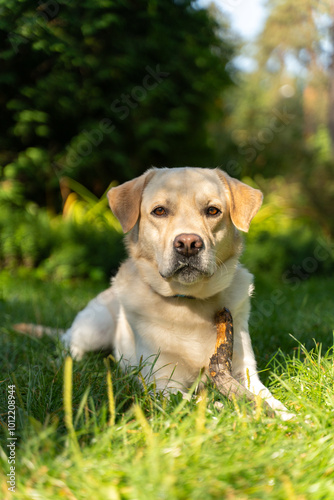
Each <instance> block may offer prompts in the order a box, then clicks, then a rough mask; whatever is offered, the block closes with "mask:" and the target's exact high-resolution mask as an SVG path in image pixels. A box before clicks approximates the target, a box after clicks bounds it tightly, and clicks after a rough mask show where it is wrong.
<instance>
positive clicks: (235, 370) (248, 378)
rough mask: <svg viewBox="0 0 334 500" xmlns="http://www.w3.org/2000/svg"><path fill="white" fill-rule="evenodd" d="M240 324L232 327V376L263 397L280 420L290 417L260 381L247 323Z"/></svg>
mask: <svg viewBox="0 0 334 500" xmlns="http://www.w3.org/2000/svg"><path fill="white" fill-rule="evenodd" d="M242 326H243V328H241V327H240V326H239V325H235V329H234V350H233V359H232V375H233V377H234V378H236V379H237V380H238V381H239V382H240V383H241V384H242V385H244V387H246V389H248V390H249V391H250V392H252V393H253V394H255V395H259V396H260V397H261V398H263V399H264V400H265V401H266V402H267V403H268V404H269V406H270V407H271V408H272V409H273V410H275V412H276V414H277V415H279V416H280V417H281V418H282V420H289V419H291V418H292V417H293V414H292V413H289V412H288V410H287V408H286V407H285V406H284V405H283V404H282V403H281V402H280V401H278V399H276V398H274V396H273V395H272V394H271V392H270V391H269V389H267V388H266V387H265V386H264V385H263V384H262V382H261V381H260V379H259V376H258V373H257V369H256V362H255V356H254V352H253V348H252V344H251V339H250V336H249V333H248V329H247V325H245V324H244V325H242Z"/></svg>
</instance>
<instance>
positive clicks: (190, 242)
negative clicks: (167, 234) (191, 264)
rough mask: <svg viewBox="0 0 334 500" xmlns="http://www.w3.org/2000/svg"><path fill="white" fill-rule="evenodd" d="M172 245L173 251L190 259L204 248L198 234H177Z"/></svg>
mask: <svg viewBox="0 0 334 500" xmlns="http://www.w3.org/2000/svg"><path fill="white" fill-rule="evenodd" d="M173 245H174V248H175V250H176V251H177V252H178V253H179V254H181V255H183V256H184V257H192V256H193V255H196V254H198V253H199V252H200V251H201V250H202V249H203V248H204V242H203V240H202V238H201V237H200V236H198V234H186V233H183V234H179V235H178V236H176V238H175V240H174V243H173Z"/></svg>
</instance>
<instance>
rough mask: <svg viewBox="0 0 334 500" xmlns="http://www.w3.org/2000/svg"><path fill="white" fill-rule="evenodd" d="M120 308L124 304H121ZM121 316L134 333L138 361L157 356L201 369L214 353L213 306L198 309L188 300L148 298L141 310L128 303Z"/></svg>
mask: <svg viewBox="0 0 334 500" xmlns="http://www.w3.org/2000/svg"><path fill="white" fill-rule="evenodd" d="M123 305H124V303H123ZM125 315H126V317H127V321H128V323H129V325H130V327H131V329H132V331H133V333H134V337H135V342H136V351H137V355H139V357H140V356H141V355H143V356H144V357H147V356H149V355H154V354H157V353H158V352H160V353H164V354H170V355H173V357H176V358H178V357H179V358H182V360H183V361H185V360H188V363H189V364H191V365H194V366H198V367H201V366H205V365H206V364H207V363H208V360H209V357H210V356H211V355H212V353H213V351H214V346H215V342H216V335H217V334H216V328H215V325H214V305H213V306H212V308H208V305H207V304H206V306H205V307H203V306H201V304H200V303H199V301H196V300H192V299H185V298H180V299H161V298H158V297H155V296H151V297H149V300H147V301H146V303H145V307H140V301H139V303H138V301H135V302H132V301H131V300H128V301H127V303H126V304H125Z"/></svg>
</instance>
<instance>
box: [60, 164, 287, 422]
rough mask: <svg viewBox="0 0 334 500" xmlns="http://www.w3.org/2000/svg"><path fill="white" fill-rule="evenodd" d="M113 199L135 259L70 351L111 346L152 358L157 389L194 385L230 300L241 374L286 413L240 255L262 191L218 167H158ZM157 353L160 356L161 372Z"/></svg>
mask: <svg viewBox="0 0 334 500" xmlns="http://www.w3.org/2000/svg"><path fill="white" fill-rule="evenodd" d="M108 198H109V204H110V207H111V209H112V211H113V212H114V214H115V216H116V217H117V218H118V220H119V221H120V223H121V225H122V228H123V230H124V233H127V234H126V237H125V238H126V239H125V241H126V246H127V249H128V252H129V258H128V259H127V260H126V261H125V262H124V263H123V264H122V265H121V267H120V269H119V271H118V273H117V275H116V276H115V278H113V280H112V284H111V287H110V288H108V289H107V290H106V291H104V292H102V293H101V294H99V295H98V296H97V297H96V298H95V299H93V300H92V301H91V302H90V303H89V304H88V305H87V307H86V308H85V309H84V310H83V311H81V312H79V314H78V315H77V317H76V318H75V320H74V322H73V325H72V326H71V328H70V329H69V330H68V331H67V332H66V334H65V336H64V341H65V343H66V345H67V346H69V347H70V350H71V353H72V355H73V356H74V357H76V358H80V357H82V355H83V354H84V353H85V352H87V351H91V350H100V349H108V348H113V350H114V353H115V356H116V358H117V359H118V360H120V361H121V364H122V365H123V366H124V367H126V366H128V365H138V364H139V363H140V361H141V360H144V361H145V360H148V363H147V364H146V365H145V368H144V375H146V376H147V377H149V376H150V377H151V378H152V377H154V378H155V381H156V387H157V389H158V390H165V389H167V390H169V391H173V392H175V391H186V390H187V388H189V387H190V386H191V385H192V383H193V382H194V381H195V380H196V378H197V377H198V375H199V373H200V371H201V369H202V368H204V369H205V370H206V371H207V370H208V364H209V359H210V356H211V355H212V353H213V351H214V347H215V342H216V330H215V327H214V323H213V318H214V316H215V313H216V312H217V311H218V310H220V309H222V308H223V307H227V308H228V309H229V310H230V311H231V313H232V317H233V320H234V346H233V360H232V373H233V376H234V377H235V378H236V379H237V380H239V382H240V383H241V384H243V385H244V386H246V387H247V388H248V389H249V390H250V391H252V392H253V393H254V394H260V395H261V396H262V397H263V398H264V399H265V400H266V401H267V402H268V404H269V405H270V406H271V407H272V408H273V409H274V410H276V411H277V412H278V413H279V414H280V415H281V416H282V418H288V417H289V414H288V413H286V408H285V407H284V406H283V405H282V403H280V402H279V401H278V400H277V399H275V398H274V397H273V396H272V394H271V393H270V392H269V390H268V389H266V388H265V387H264V385H263V384H262V383H261V382H260V380H259V377H258V375H257V371H256V362H255V358H254V353H253V349H252V345H251V340H250V336H249V333H248V318H249V313H250V295H251V293H252V290H253V284H252V281H253V280H252V275H251V274H250V273H249V272H248V271H247V270H246V269H244V268H243V267H242V266H241V265H240V264H239V262H238V260H239V256H240V253H241V251H242V240H241V236H240V233H239V230H240V231H248V229H249V225H250V222H251V220H252V218H253V217H254V215H255V214H256V213H257V211H258V210H259V208H260V206H261V203H262V193H261V192H260V191H259V190H257V189H253V188H252V187H249V186H247V185H246V184H243V183H242V182H240V181H238V180H236V179H233V178H231V177H229V176H228V175H227V174H226V173H224V172H223V171H221V170H219V169H214V170H210V169H201V168H188V167H186V168H175V169H168V168H162V169H157V168H152V169H150V170H148V171H147V172H146V173H144V174H143V175H142V176H140V177H138V178H136V179H134V180H132V181H129V182H126V183H125V184H122V185H120V186H118V187H115V188H112V189H111V190H110V191H109V193H108ZM157 355H159V356H158V358H156V356H157ZM149 361H151V363H152V362H153V361H156V362H155V364H154V369H153V373H152V365H151V366H150V363H149ZM145 370H146V372H145Z"/></svg>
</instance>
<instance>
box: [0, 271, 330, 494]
mask: <svg viewBox="0 0 334 500" xmlns="http://www.w3.org/2000/svg"><path fill="white" fill-rule="evenodd" d="M105 286H106V284H105V283H101V284H97V283H93V284H91V283H87V282H83V281H77V282H72V283H71V282H67V283H63V284H60V283H56V284H55V283H50V282H47V281H40V280H38V279H37V278H34V277H33V275H32V274H30V273H25V272H24V271H20V272H18V273H16V274H9V273H8V272H2V273H1V274H0V313H1V318H2V321H1V330H0V366H1V371H0V382H1V385H0V389H1V391H2V392H1V395H0V401H1V411H0V413H1V420H0V423H1V433H2V434H1V439H2V448H1V449H0V461H1V464H2V467H3V472H2V473H1V472H0V474H1V479H2V490H0V491H1V493H0V497H1V498H4V499H10V498H14V499H15V498H16V499H20V500H21V499H22V500H23V499H31V498H33V499H35V498H36V499H37V498H38V499H43V500H48V499H60V498H66V499H87V498H94V499H97V500H100V499H101V500H109V499H111V500H113V499H139V500H141V499H143V500H144V499H145V500H146V499H152V500H156V499H199V500H202V499H204V498H205V499H225V498H226V499H237V500H240V499H248V498H253V499H282V500H286V499H289V500H290V499H300V500H302V499H312V500H313V499H332V498H334V425H333V424H334V366H333V361H334V356H333V333H332V332H333V328H334V307H333V305H334V304H333V303H334V294H333V292H334V282H333V280H329V279H325V278H321V277H315V276H314V277H313V278H311V279H310V280H308V281H305V282H301V283H300V285H299V286H298V288H297V289H295V290H294V289H291V288H289V286H288V285H284V284H283V283H280V282H276V283H275V285H273V286H269V285H268V284H266V283H265V282H264V283H260V282H259V283H257V291H256V293H255V295H254V298H253V309H254V318H255V317H256V321H255V320H253V322H252V323H251V325H252V327H251V329H252V338H253V345H254V350H255V352H256V357H257V360H258V365H259V369H260V371H261V378H262V380H263V381H265V383H266V384H267V385H268V386H270V389H271V391H272V392H273V393H274V394H275V396H276V397H277V398H279V399H280V400H282V401H283V402H284V403H285V404H286V406H287V407H288V408H290V409H291V410H292V411H294V412H295V413H296V417H295V419H294V420H292V421H289V422H281V421H280V420H279V419H278V418H277V419H276V418H274V419H273V418H269V417H268V416H267V415H266V414H265V413H264V412H263V411H262V409H261V407H259V408H257V409H256V410H255V411H254V410H253V409H252V408H250V407H249V405H247V404H246V403H244V402H238V403H237V404H233V403H231V402H229V401H226V400H224V398H223V397H220V395H219V394H218V393H217V392H216V391H215V390H214V388H213V387H212V386H211V385H210V384H208V386H207V389H206V395H205V398H204V399H203V401H201V402H197V401H196V400H195V399H193V400H192V401H191V402H186V401H184V400H181V399H180V397H178V396H174V397H172V398H171V400H169V401H168V400H166V399H164V398H162V397H161V396H159V395H155V396H153V395H151V394H150V393H149V392H148V391H147V390H145V391H143V392H142V391H141V390H140V387H139V384H138V383H137V375H138V370H134V371H133V373H127V374H124V373H122V372H121V370H120V369H119V367H118V366H117V365H116V364H113V363H110V365H111V377H112V387H113V393H114V399H113V398H112V397H111V393H110V387H109V397H108V385H107V373H108V371H107V365H106V363H105V362H104V358H105V357H106V355H105V354H103V353H100V354H90V355H88V356H86V357H85V358H84V359H83V360H82V361H80V362H74V363H73V392H72V395H71V394H70V386H69V376H67V378H66V388H67V389H66V391H67V401H68V403H70V407H71V408H72V412H73V418H72V420H71V421H72V422H73V425H74V429H75V432H73V429H72V428H71V424H70V421H69V418H70V412H69V406H67V410H66V412H65V411H64V398H63V391H64V365H65V359H66V356H65V354H64V353H63V350H62V347H61V345H60V343H59V341H58V340H57V339H50V338H47V337H45V338H42V339H33V338H30V337H28V336H24V335H20V334H18V333H15V332H14V331H13V330H12V328H11V325H12V324H14V323H15V322H21V321H26V322H38V323H44V324H47V325H50V326H55V327H59V328H66V327H68V326H69V325H70V324H71V321H72V319H73V317H74V315H75V314H76V312H77V311H78V310H79V309H80V308H82V307H84V306H85V304H86V303H87V301H88V300H89V299H90V298H92V297H93V296H94V295H95V294H96V293H97V292H98V291H99V290H101V289H103V288H104V287H105ZM275 289H277V290H279V291H280V292H281V293H280V296H281V297H284V300H283V299H282V301H281V303H280V304H279V305H276V306H275V307H274V308H272V307H271V306H270V305H269V304H268V300H269V301H271V302H272V299H273V296H272V295H271V294H272V292H273V290H275ZM269 310H270V311H271V312H270V314H269V313H268V311H269ZM263 311H267V312H266V314H264V313H263ZM259 312H260V314H257V315H256V313H259ZM291 335H293V337H294V338H293V337H291ZM313 339H314V340H313ZM303 346H305V347H303ZM11 384H15V385H16V403H17V409H16V426H17V429H16V436H17V438H18V441H17V447H16V464H15V466H16V492H15V493H12V492H9V491H8V490H7V485H6V480H7V477H6V476H5V474H7V472H8V461H7V457H6V453H7V451H8V450H7V447H6V444H7V437H8V434H7V431H6V424H7V403H6V401H7V392H6V391H7V387H8V385H11ZM69 398H71V399H70V401H69ZM217 400H219V401H222V402H223V403H224V408H223V409H221V410H218V409H216V407H215V406H214V402H215V401H217ZM113 404H114V406H115V416H116V420H115V423H113V422H112V420H113V419H112V418H110V409H111V410H113ZM65 406H66V405H65ZM111 417H112V415H111Z"/></svg>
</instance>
